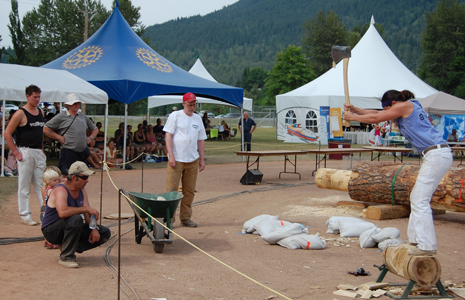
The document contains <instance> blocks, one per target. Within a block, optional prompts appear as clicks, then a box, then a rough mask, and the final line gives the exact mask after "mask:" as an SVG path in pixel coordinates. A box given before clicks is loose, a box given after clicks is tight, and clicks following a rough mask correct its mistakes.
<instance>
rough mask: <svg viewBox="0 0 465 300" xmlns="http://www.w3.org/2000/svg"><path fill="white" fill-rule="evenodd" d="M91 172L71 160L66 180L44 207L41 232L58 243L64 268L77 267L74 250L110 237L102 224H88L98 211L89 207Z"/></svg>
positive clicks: (55, 189) (98, 243)
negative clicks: (88, 189) (87, 185)
mask: <svg viewBox="0 0 465 300" xmlns="http://www.w3.org/2000/svg"><path fill="white" fill-rule="evenodd" d="M94 173H95V172H94V171H91V170H89V168H88V167H87V165H86V164H85V163H83V162H81V161H77V162H75V163H73V164H72V165H71V167H70V168H69V173H68V176H67V178H66V182H65V183H63V184H62V183H60V184H57V185H56V186H55V188H54V189H53V190H52V192H51V193H50V197H49V199H48V201H47V205H46V207H45V214H44V219H43V221H42V233H43V234H44V237H45V239H46V240H47V241H49V242H50V243H53V244H56V245H60V250H61V253H60V260H59V261H58V263H59V264H60V265H62V266H63V267H67V268H78V267H79V264H78V263H77V262H76V255H75V253H76V252H77V253H82V252H84V251H87V250H90V249H92V248H96V247H98V246H100V245H101V244H103V243H105V242H106V241H108V239H109V238H110V236H111V231H110V229H108V228H107V227H105V226H101V225H100V226H97V227H96V228H94V229H90V228H89V225H88V224H90V220H91V216H95V219H96V220H98V219H99V212H98V210H96V209H95V208H92V207H91V206H90V204H89V199H88V196H87V192H86V190H85V187H86V184H87V183H88V182H89V176H90V175H92V174H94ZM84 221H85V223H84Z"/></svg>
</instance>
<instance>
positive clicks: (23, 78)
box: [0, 64, 108, 104]
mask: <svg viewBox="0 0 465 300" xmlns="http://www.w3.org/2000/svg"><path fill="white" fill-rule="evenodd" d="M31 84H34V85H37V86H38V87H39V88H40V89H41V90H42V93H41V101H44V102H65V101H66V97H67V96H68V94H71V93H75V94H77V95H78V96H79V99H81V100H82V102H84V103H92V104H105V103H107V102H108V95H107V93H105V92H104V91H102V90H101V89H99V88H97V87H95V86H94V85H92V84H90V83H88V82H87V81H85V80H84V79H81V78H79V77H78V76H76V75H74V74H71V73H70V72H68V71H64V70H50V69H44V68H37V67H27V66H20V65H14V64H0V100H10V101H26V95H25V88H26V87H27V86H29V85H31Z"/></svg>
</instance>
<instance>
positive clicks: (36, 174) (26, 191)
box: [18, 148, 46, 219]
mask: <svg viewBox="0 0 465 300" xmlns="http://www.w3.org/2000/svg"><path fill="white" fill-rule="evenodd" d="M18 151H19V152H21V154H22V155H23V160H22V161H18V173H19V177H18V209H19V215H20V216H21V217H22V218H24V219H27V218H30V215H31V203H30V202H29V199H30V198H31V184H32V185H34V191H35V192H36V196H37V200H39V205H40V206H39V207H42V203H43V200H42V192H41V188H42V185H43V182H42V178H43V176H44V171H45V160H46V159H45V154H44V152H43V151H42V149H31V148H18ZM38 214H39V211H37V215H38Z"/></svg>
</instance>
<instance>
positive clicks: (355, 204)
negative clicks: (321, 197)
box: [336, 200, 370, 209]
mask: <svg viewBox="0 0 465 300" xmlns="http://www.w3.org/2000/svg"><path fill="white" fill-rule="evenodd" d="M336 206H353V207H358V208H362V209H363V208H367V207H368V206H370V203H367V202H357V201H345V200H341V201H338V202H337V203H336Z"/></svg>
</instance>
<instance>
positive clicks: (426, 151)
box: [421, 144, 449, 156]
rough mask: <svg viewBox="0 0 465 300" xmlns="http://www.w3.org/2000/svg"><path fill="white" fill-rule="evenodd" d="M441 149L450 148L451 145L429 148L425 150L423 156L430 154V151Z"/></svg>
mask: <svg viewBox="0 0 465 300" xmlns="http://www.w3.org/2000/svg"><path fill="white" fill-rule="evenodd" d="M441 148H449V145H447V144H438V145H434V146H431V147H428V148H426V149H425V150H423V151H422V152H421V155H423V156H425V155H426V153H428V152H429V151H431V150H436V149H441Z"/></svg>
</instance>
